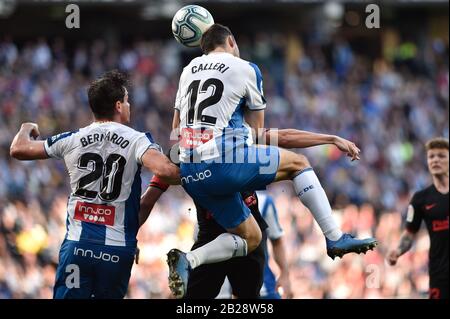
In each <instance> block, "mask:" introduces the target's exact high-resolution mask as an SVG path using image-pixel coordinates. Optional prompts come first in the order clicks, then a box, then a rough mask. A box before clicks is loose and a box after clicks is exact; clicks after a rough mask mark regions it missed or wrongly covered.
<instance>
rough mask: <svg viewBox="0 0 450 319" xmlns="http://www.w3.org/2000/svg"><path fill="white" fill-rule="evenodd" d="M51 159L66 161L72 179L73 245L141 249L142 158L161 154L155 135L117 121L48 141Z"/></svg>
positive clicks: (70, 225) (69, 209)
mask: <svg viewBox="0 0 450 319" xmlns="http://www.w3.org/2000/svg"><path fill="white" fill-rule="evenodd" d="M44 145H45V150H46V152H47V154H48V155H49V156H50V157H53V158H57V159H62V160H64V162H65V165H66V167H67V171H68V173H69V176H70V187H71V194H70V196H69V199H68V203H67V220H66V224H67V234H66V238H67V239H68V240H74V241H83V242H84V241H86V242H92V243H97V244H103V245H110V246H136V234H137V231H138V227H139V219H138V213H139V206H140V205H139V201H140V197H141V177H140V171H141V165H142V162H141V158H142V156H143V154H144V153H145V152H146V151H147V150H148V149H149V148H154V149H157V150H159V151H161V148H160V147H159V145H158V144H155V143H154V142H153V139H152V137H151V135H150V133H141V132H138V131H135V130H134V129H132V128H130V127H128V126H126V125H122V124H120V123H117V122H94V123H92V124H90V125H89V126H86V127H84V128H81V129H79V130H77V131H73V132H67V133H61V134H58V135H55V136H53V137H50V138H48V139H47V140H46V141H45V144H44Z"/></svg>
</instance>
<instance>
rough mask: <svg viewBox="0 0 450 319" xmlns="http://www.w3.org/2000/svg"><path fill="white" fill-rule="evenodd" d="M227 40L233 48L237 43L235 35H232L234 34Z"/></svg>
mask: <svg viewBox="0 0 450 319" xmlns="http://www.w3.org/2000/svg"><path fill="white" fill-rule="evenodd" d="M227 42H228V45H229V46H230V47H231V48H234V46H235V45H236V44H235V43H234V39H233V36H232V35H229V36H228V37H227Z"/></svg>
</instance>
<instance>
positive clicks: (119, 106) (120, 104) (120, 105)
mask: <svg viewBox="0 0 450 319" xmlns="http://www.w3.org/2000/svg"><path fill="white" fill-rule="evenodd" d="M114 108H115V110H116V112H117V113H119V114H120V113H122V102H120V101H116V105H115V106H114Z"/></svg>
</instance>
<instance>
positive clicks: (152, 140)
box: [145, 132, 155, 143]
mask: <svg viewBox="0 0 450 319" xmlns="http://www.w3.org/2000/svg"><path fill="white" fill-rule="evenodd" d="M145 136H147V138H148V140H149V141H150V143H155V140H154V139H153V137H152V134H150V132H146V133H145Z"/></svg>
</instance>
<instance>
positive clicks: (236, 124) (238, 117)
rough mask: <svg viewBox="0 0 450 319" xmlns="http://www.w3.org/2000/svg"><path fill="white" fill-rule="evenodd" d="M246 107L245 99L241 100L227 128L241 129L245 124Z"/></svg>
mask: <svg viewBox="0 0 450 319" xmlns="http://www.w3.org/2000/svg"><path fill="white" fill-rule="evenodd" d="M244 105H245V97H243V98H241V99H240V100H239V103H238V105H237V106H236V109H235V110H234V112H233V114H232V115H231V119H230V120H229V121H228V126H227V127H226V128H241V127H242V126H243V123H244Z"/></svg>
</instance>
